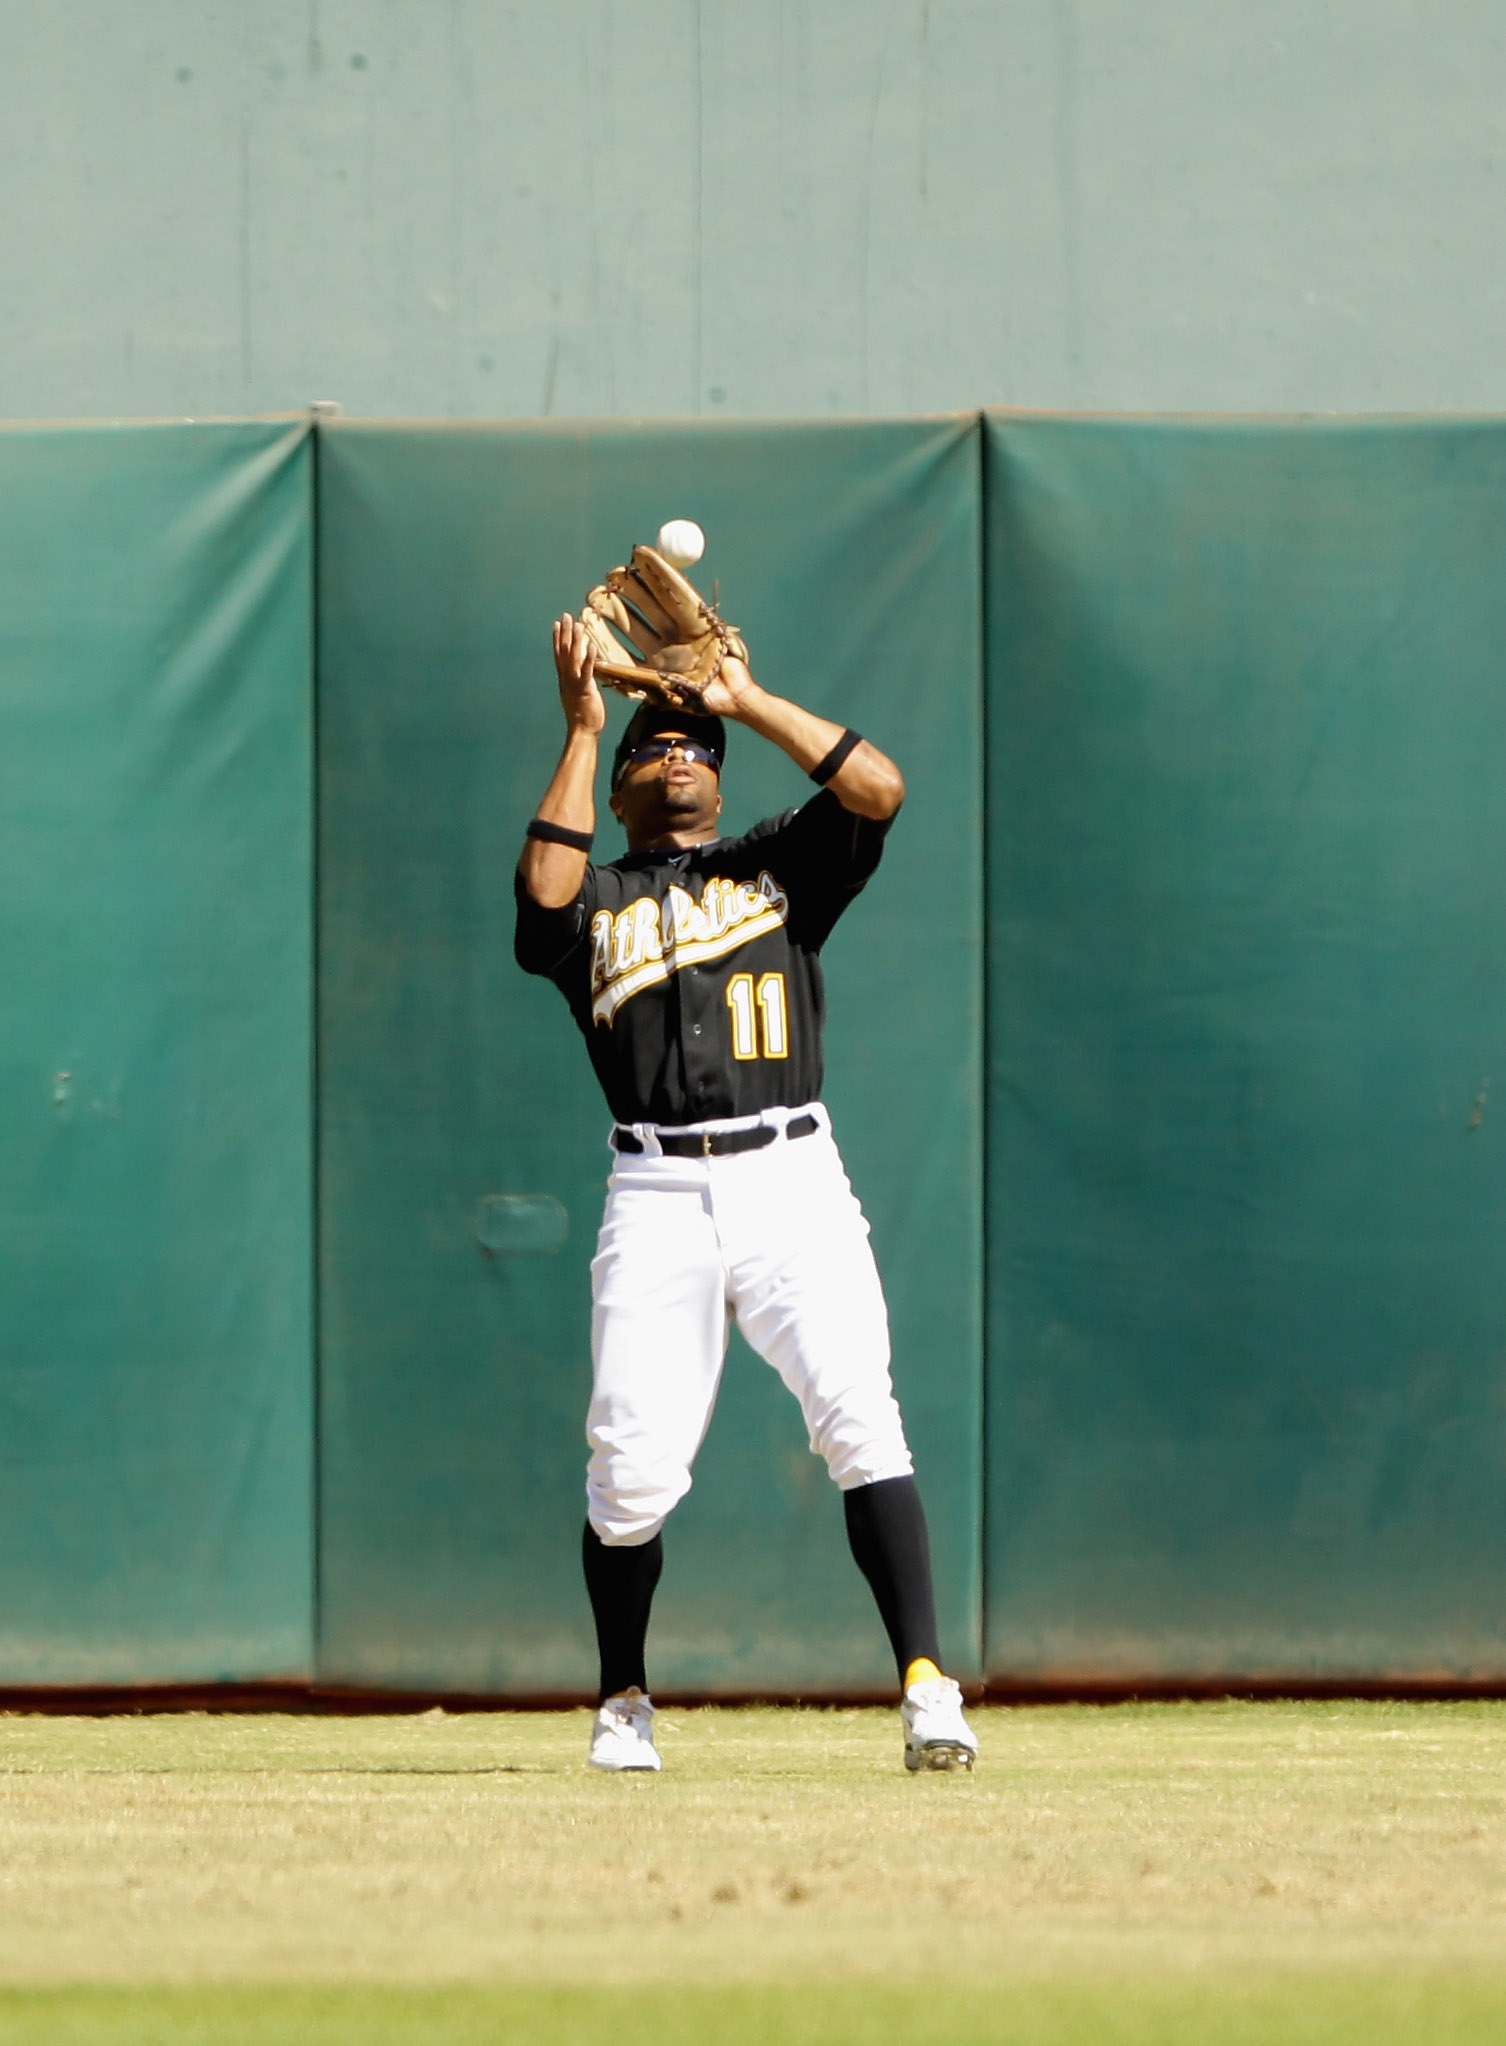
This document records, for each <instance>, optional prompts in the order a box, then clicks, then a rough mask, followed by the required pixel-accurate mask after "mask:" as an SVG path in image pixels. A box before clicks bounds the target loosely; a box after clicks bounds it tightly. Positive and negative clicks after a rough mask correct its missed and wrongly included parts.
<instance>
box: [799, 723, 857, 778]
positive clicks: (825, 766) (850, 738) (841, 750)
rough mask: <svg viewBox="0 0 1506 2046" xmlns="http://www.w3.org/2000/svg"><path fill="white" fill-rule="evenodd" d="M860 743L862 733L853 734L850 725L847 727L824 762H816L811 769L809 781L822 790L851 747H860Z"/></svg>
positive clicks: (844, 759)
mask: <svg viewBox="0 0 1506 2046" xmlns="http://www.w3.org/2000/svg"><path fill="white" fill-rule="evenodd" d="M862 743H863V735H862V733H861V732H855V731H854V730H853V729H852V727H851V725H849V726H848V728H847V730H846V731H845V732H844V733H843V734H842V736H841V738H840V739H838V741H837V743H836V745H835V746H833V747H832V749H831V751H830V753H828V754H827V756H826V758H825V759H824V760H818V761H817V762H816V764H815V766H814V767H813V768H812V769H811V780H812V781H813V782H815V783H817V784H818V786H819V787H821V788H823V789H824V788H825V787H826V784H827V783H828V782H829V781H830V780H831V778H832V776H833V775H834V774H835V773H836V771H837V769H838V768H839V767H841V766H842V765H843V763H844V762H845V761H846V759H847V756H848V754H849V753H850V752H851V751H852V749H853V747H854V746H861V745H862Z"/></svg>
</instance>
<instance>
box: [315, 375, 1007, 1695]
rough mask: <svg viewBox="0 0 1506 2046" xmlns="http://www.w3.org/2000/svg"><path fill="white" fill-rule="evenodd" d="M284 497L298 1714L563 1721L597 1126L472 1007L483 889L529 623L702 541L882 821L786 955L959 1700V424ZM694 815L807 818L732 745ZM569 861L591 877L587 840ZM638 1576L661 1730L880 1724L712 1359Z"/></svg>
mask: <svg viewBox="0 0 1506 2046" xmlns="http://www.w3.org/2000/svg"><path fill="white" fill-rule="evenodd" d="M320 478H321V481H320V527H319V532H320V539H319V558H320V604H321V627H320V704H321V709H320V843H321V853H320V863H321V876H322V880H321V910H320V915H321V974H320V1007H321V1025H320V1059H321V1078H322V1096H321V1158H322V1166H321V1183H322V1253H321V1273H322V1279H321V1285H322V1300H323V1324H322V1326H323V1352H322V1354H323V1380H322V1383H323V1394H322V1419H321V1468H322V1490H321V1526H322V1537H321V1612H320V1639H319V1669H320V1674H321V1676H322V1678H323V1679H324V1680H325V1681H328V1682H332V1683H348V1684H363V1685H388V1686H405V1685H413V1686H420V1685H422V1686H427V1685H436V1686H440V1687H447V1688H451V1689H459V1690H497V1691H504V1692H508V1691H510V1692H513V1693H535V1694H537V1693H540V1692H547V1691H550V1690H564V1689H571V1690H576V1691H580V1690H584V1689H586V1688H588V1687H589V1686H590V1684H591V1683H592V1682H593V1681H594V1656H593V1653H592V1650H591V1646H590V1626H589V1616H588V1612H587V1608H586V1604H585V1597H584V1592H583V1590H582V1589H581V1586H580V1582H579V1560H578V1558H579V1531H580V1524H581V1520H582V1518H583V1510H584V1497H583V1460H584V1444H583V1440H582V1426H583V1417H584V1411H585V1400H586V1393H587V1387H588V1384H589V1350H588V1334H589V1313H588V1307H589V1281H588V1270H587V1267H588V1264H589V1259H590V1255H591V1251H592V1248H593V1244H594V1239H595V1233H596V1228H597V1224H598V1221H599V1217H600V1207H601V1200H602V1193H603V1187H604V1184H605V1180H606V1175H607V1170H608V1163H609V1154H608V1151H607V1148H606V1135H607V1130H608V1128H609V1120H608V1117H607V1114H606V1110H605V1108H604V1106H603V1104H602V1102H601V1099H600V1096H599V1094H598V1092H597V1089H596V1086H595V1082H594V1080H593V1079H592V1077H591V1074H590V1070H589V1066H588V1064H587V1059H586V1054H585V1048H584V1046H583V1045H582V1044H581V1042H580V1040H579V1038H578V1037H577V1034H576V1032H575V1029H574V1026H573V1025H572V1024H571V1022H570V1021H569V1018H568V1014H567V1012H566V1010H565V1007H564V1005H563V1003H562V1002H561V1000H560V998H559V996H558V995H557V994H556V993H555V991H554V990H553V989H552V988H551V987H549V986H548V985H547V984H546V983H543V982H539V981H533V980H529V979H528V978H527V977H525V976H524V975H522V974H521V973H520V972H519V971H518V970H517V968H516V967H515V966H514V964H513V960H512V951H511V946H512V895H511V881H512V870H513V867H514V865H515V862H516V858H517V853H518V849H519V846H520V844H521V839H522V830H523V826H524V824H525V823H526V821H527V819H528V817H529V816H530V815H531V814H532V811H533V808H534V805H535V803H536V801H537V798H538V796H539V794H540V793H541V792H542V790H543V787H544V785H545V783H546V781H547V779H548V777H549V774H550V772H551V771H552V768H553V764H554V761H555V759H556V757H557V754H558V749H559V743H560V738H561V732H562V728H561V722H560V716H559V707H558V699H557V696H556V694H555V686H554V678H553V669H552V664H551V661H550V658H549V651H548V627H549V622H550V620H551V618H552V617H553V616H554V615H556V614H557V613H558V612H560V611H561V610H564V609H566V608H573V607H575V606H577V605H578V604H579V602H580V600H581V598H582V597H583V596H584V594H585V592H586V590H587V588H588V587H589V586H590V584H591V583H592V582H594V581H595V580H597V579H598V578H599V576H600V574H601V573H602V571H603V570H604V569H605V568H606V567H607V566H608V565H609V563H611V562H612V561H614V560H617V559H620V558H621V556H622V554H623V552H624V550H625V549H626V548H627V547H628V546H629V545H630V543H631V542H632V541H634V540H635V539H640V538H644V537H651V536H652V535H653V533H654V532H656V531H657V529H658V526H659V524H660V522H661V521H662V520H663V519H664V518H666V517H667V516H671V515H685V516H692V517H695V518H698V519H699V520H701V521H702V523H703V524H704V525H705V527H706V528H707V531H708V533H709V534H710V539H711V545H710V548H709V551H708V555H707V559H706V563H705V571H706V573H707V574H708V575H710V576H713V577H717V578H719V579H720V582H721V589H722V597H723V602H724V605H725V607H726V609H727V612H728V615H729V616H730V617H732V618H734V619H735V620H736V621H737V622H738V624H739V625H741V626H742V627H743V628H744V630H745V631H746V632H747V634H748V636H749V639H750V643H751V645H752V648H753V653H754V657H755V662H756V665H757V670H758V672H759V674H760V676H761V678H762V679H763V680H765V681H766V682H767V683H768V684H769V685H770V686H772V687H775V688H781V689H787V690H788V691H790V692H791V693H793V694H796V695H798V696H799V697H801V698H802V699H803V700H806V701H808V702H809V703H810V704H811V705H812V706H813V707H815V708H817V709H820V710H822V711H825V712H827V713H829V714H831V715H833V716H835V717H838V718H841V719H843V720H844V721H847V722H851V723H853V724H856V725H858V726H860V727H861V728H862V729H863V730H865V731H867V732H869V733H871V734H872V736H873V737H874V738H875V739H876V740H878V741H879V742H880V743H881V744H883V745H886V746H887V747H889V748H891V749H892V750H893V752H894V753H895V754H896V755H897V756H898V758H899V759H900V761H901V762H902V764H903V766H904V768H905V770H906V773H907V774H908V776H909V778H910V783H911V789H912V794H911V798H910V801H909V803H908V805H907V806H906V810H905V812H904V815H903V817H902V818H901V820H900V822H899V824H898V826H897V828H896V830H895V833H894V835H893V837H892V839H891V841H890V845H889V850H888V854H887V857H886V859H885V863H884V865H883V867H882V869H881V871H880V873H879V875H878V877H877V878H876V880H875V881H874V882H873V883H872V884H871V886H870V887H869V889H868V891H867V893H866V894H865V895H864V896H863V898H862V899H861V901H860V902H859V903H858V904H857V905H856V906H855V907H854V909H853V910H852V911H851V912H850V914H849V916H848V917H847V919H846V920H845V922H844V923H843V925H842V926H840V927H839V930H838V932H837V934H836V936H835V937H834V938H833V940H832V942H831V945H830V946H829V948H828V953H827V963H828V969H829V978H830V986H831V1001H832V1011H833V1022H832V1026H831V1032H830V1040H829V1052H830V1058H829V1065H830V1082H829V1086H828V1090H827V1092H828V1100H829V1101H830V1103H831V1105H832V1109H833V1114H834V1116H835V1119H836V1124H837V1130H838V1136H839V1139H840V1140H841V1141H842V1143H843V1145H844V1149H845V1151H846V1154H847V1158H848V1162H849V1167H850V1170H851V1172H852V1176H853V1180H854V1184H855V1185H856V1186H857V1188H858V1191H859V1193H860V1195H861V1196H862V1198H863V1199H864V1201H865V1203H866V1205H867V1208H868V1211H869V1213H870V1215H871V1217H872V1220H873V1225H874V1237H875V1242H876V1247H877V1251H878V1256H879V1261H880V1265H881V1268H882V1269H883V1271H884V1274H885V1278H886V1282H887V1286H888V1290H889V1295H890V1302H891V1309H892V1314H893V1321H894V1328H895V1349H896V1379H897V1382H898V1385H899V1388H900V1392H901V1397H902V1398H903V1400H904V1402H905V1405H906V1408H907V1413H908V1418H909V1421H910V1426H911V1433H912V1437H913V1439H914V1441H915V1444H916V1448H917V1455H918V1463H919V1469H920V1474H921V1478H922V1482H923V1483H924V1485H925V1488H926V1493H927V1497H928V1501H929V1505H930V1511H931V1516H932V1521H933V1528H934V1536H935V1547H936V1553H937V1562H938V1576H939V1581H940V1587H941V1603H942V1608H943V1625H944V1629H945V1634H946V1641H947V1648H948V1652H949V1654H950V1656H951V1658H952V1660H953V1662H954V1664H955V1665H956V1667H957V1668H958V1669H959V1670H960V1671H961V1672H963V1673H966V1672H967V1671H968V1670H970V1669H974V1668H976V1667H977V1664H978V1649H979V1643H978V1638H977V1615H978V1597H979V1592H978V1574H979V1552H980V1523H979V1500H980V1489H981V1470H980V1444H979V1415H980V1408H981V1223H980V1186H981V1141H982V1132H981V1090H980V1072H981V1008H982V961H981V874H980V870H979V860H978V853H977V848H978V843H979V838H980V831H981V823H980V804H981V778H982V763H981V757H980V753H979V749H978V746H977V738H976V735H977V730H978V724H979V717H980V701H981V648H980V644H979V633H978V622H977V621H978V606H979V575H980V549H979V480H980V464H979V430H978V425H977V421H976V419H975V418H974V417H971V416H970V417H968V418H966V419H962V420H954V419H944V420H934V421H921V422H905V423H899V424H893V425H844V426H834V425H804V426H793V425H792V426H788V427H773V428H771V427H768V426H762V427H758V428H732V427H711V426H707V427H704V428H698V427H696V426H694V425H688V426H683V427H681V426H655V427H651V428H647V427H645V428H635V427H632V426H626V425H612V426H609V425H589V424H578V425H573V426H562V427H558V428H553V427H546V426H540V427H535V428H529V427H518V426H512V427H509V426H499V427H467V428H455V429H449V430H446V429H442V428H439V429H436V428H432V427H400V426H398V427H362V426H356V425H350V426H337V427H335V428H333V429H331V430H330V431H328V432H327V433H324V434H323V435H322V436H321V441H320ZM625 716H626V706H625V705H622V704H621V703H620V702H619V703H617V704H616V707H615V709H614V713H613V726H612V729H613V731H615V730H616V729H617V727H618V725H619V724H620V722H621V721H622V720H623V719H624V718H625ZM726 784H727V792H728V804H729V812H730V816H731V818H732V820H733V821H734V822H741V821H745V822H747V823H751V822H752V821H753V820H754V819H755V818H757V817H759V816H761V815H765V814H767V813H768V812H770V811H771V810H775V809H780V808H784V807H786V806H788V805H791V804H794V803H798V802H800V801H802V800H804V798H805V797H806V796H807V795H808V794H809V793H810V788H809V784H808V783H806V782H805V781H803V779H802V778H801V777H800V775H799V774H798V773H797V771H796V770H795V769H794V768H793V767H792V766H791V765H790V763H789V762H788V761H786V760H785V759H784V757H783V756H782V755H780V754H777V753H775V752H774V751H773V750H772V749H770V748H767V747H766V746H764V745H763V744H762V743H761V742H760V741H758V740H756V739H754V738H751V737H748V736H746V735H741V734H736V733H735V734H734V735H733V747H732V751H731V757H730V759H729V763H728V770H727V776H726ZM604 814H605V813H604ZM600 843H601V846H602V847H603V849H604V856H605V857H613V856H615V851H616V850H617V849H618V848H617V846H616V843H615V826H613V825H612V823H611V820H610V818H609V817H607V818H606V819H605V828H604V830H603V833H602V838H601V841H600ZM668 1558H669V1560H668V1564H667V1568H666V1571H665V1579H664V1585H663V1588H662V1591H661V1593H660V1599H659V1603H658V1607H657V1610H656V1618H655V1630H654V1636H653V1642H652V1648H653V1666H654V1670H655V1681H656V1683H658V1684H659V1685H660V1686H661V1687H673V1686H675V1685H683V1686H691V1687H694V1688H696V1689H704V1690H722V1691H739V1690H742V1691H746V1690H768V1691H775V1692H790V1691H797V1690H799V1689H801V1688H809V1689H816V1690H851V1689H857V1688H862V1687H864V1686H871V1685H881V1684H888V1683H892V1680H893V1678H892V1666H891V1665H890V1664H889V1660H888V1653H887V1649H886V1647H885V1645H884V1642H883V1637H882V1634H881V1632H880V1630H879V1626H878V1622H877V1619H876V1617H875V1616H874V1614H873V1612H872V1609H871V1606H870V1602H869V1598H868V1593H867V1591H866V1588H865V1587H864V1586H863V1584H862V1582H861V1580H860V1579H859V1578H858V1576H857V1573H856V1571H855V1569H854V1567H853V1565H852V1563H851V1561H850V1559H849V1557H848V1555H847V1553H846V1547H845V1541H844V1538H843V1533H842V1516H841V1509H840V1503H839V1501H838V1499H837V1495H836V1493H835V1491H834V1489H833V1488H832V1487H831V1486H830V1484H829V1482H828V1480H827V1479H826V1476H825V1473H824V1470H823V1469H822V1467H821V1466H820V1465H819V1463H818V1462H817V1461H816V1460H815V1459H814V1458H812V1457H811V1456H810V1454H809V1453H808V1451H807V1449H806V1446H805V1440H804V1435H803V1431H802V1429H801V1427H800V1423H799V1418H798V1414H797V1412H796V1409H795V1407H794V1403H793V1402H792V1401H791V1400H790V1399H789V1398H788V1396H787V1395H786V1394H785V1393H784V1392H783V1390H782V1389H781V1388H780V1387H779V1385H778V1383H777V1381H776V1380H775V1379H774V1376H773V1374H772V1373H771V1372H770V1371H769V1370H768V1369H767V1367H765V1366H764V1365H762V1364H760V1363H759V1362H757V1360H756V1359H754V1358H753V1357H752V1355H751V1353H749V1352H748V1351H746V1350H744V1349H742V1348H741V1346H740V1345H735V1346H734V1351H733V1355H732V1358H731V1361H730V1363H729V1368H728V1374H727V1380H726V1383H725V1386H724V1391H723V1395H722V1400H721V1405H720V1409H719V1411H718V1414H717V1417H716V1420H715V1422H714V1423H713V1426H712V1431H711V1435H710V1438H709V1440H708V1442H707V1445H706V1447H705V1449H704V1451H703V1454H702V1458H701V1462H700V1466H699V1469H698V1474H697V1484H696V1487H695V1489H694V1491H693V1492H692V1494H691V1496H690V1498H689V1500H688V1501H687V1502H686V1503H685V1505H684V1506H683V1507H682V1508H681V1509H680V1511H679V1512H678V1513H677V1515H676V1516H675V1519H674V1521H673V1523H672V1525H671V1529H670V1535H669V1541H668Z"/></svg>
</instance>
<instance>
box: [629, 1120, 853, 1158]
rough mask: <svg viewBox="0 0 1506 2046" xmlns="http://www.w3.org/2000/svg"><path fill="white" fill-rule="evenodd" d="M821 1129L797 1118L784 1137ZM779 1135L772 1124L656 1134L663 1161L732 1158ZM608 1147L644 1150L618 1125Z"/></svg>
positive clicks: (757, 1148) (759, 1148)
mask: <svg viewBox="0 0 1506 2046" xmlns="http://www.w3.org/2000/svg"><path fill="white" fill-rule="evenodd" d="M820 1127H821V1125H820V1123H819V1122H817V1120H816V1118H815V1117H814V1116H813V1115H797V1116H796V1117H795V1120H794V1121H793V1122H787V1123H786V1124H785V1126H784V1133H785V1135H786V1136H787V1137H790V1138H794V1137H813V1136H814V1135H815V1134H816V1131H817V1130H818V1129H820ZM778 1135H779V1132H778V1130H777V1129H775V1128H774V1126H773V1124H772V1123H766V1122H761V1123H756V1124H755V1125H754V1127H753V1128H752V1129H750V1130H660V1132H659V1149H660V1150H661V1151H662V1152H663V1153H664V1155H665V1157H666V1158H732V1157H735V1156H736V1154H737V1153H738V1152H739V1151H762V1150H763V1149H764V1148H765V1147H766V1146H767V1145H769V1144H772V1143H773V1142H774V1140H775V1138H776V1137H777V1136H778ZM612 1145H613V1148H614V1149H615V1150H618V1151H642V1150H645V1149H646V1148H647V1146H646V1145H645V1144H644V1142H643V1139H642V1138H641V1137H635V1136H634V1135H633V1132H632V1131H631V1130H625V1129H623V1128H622V1126H621V1124H619V1125H618V1126H617V1128H615V1129H614V1130H613V1131H612Z"/></svg>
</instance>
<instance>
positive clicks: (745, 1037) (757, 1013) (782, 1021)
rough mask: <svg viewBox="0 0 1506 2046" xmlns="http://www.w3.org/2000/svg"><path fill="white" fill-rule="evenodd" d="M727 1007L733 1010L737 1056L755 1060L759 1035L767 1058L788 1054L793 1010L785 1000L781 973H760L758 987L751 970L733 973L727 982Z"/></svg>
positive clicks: (734, 1044) (733, 1048)
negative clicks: (791, 1012)
mask: <svg viewBox="0 0 1506 2046" xmlns="http://www.w3.org/2000/svg"><path fill="white" fill-rule="evenodd" d="M727 1007H728V1008H729V1009H730V1010H731V1011H732V1056H733V1057H734V1058H735V1059H756V1058H757V1057H758V1056H759V1042H758V1040H759V1037H760V1035H761V1036H762V1038H763V1051H762V1056H763V1057H764V1058H766V1059H787V1058H788V1057H789V1055H790V1012H789V1008H788V1006H787V1005H786V1002H785V999H784V975H783V974H782V973H764V974H760V976H759V979H758V984H757V986H756V987H755V985H754V982H753V976H752V974H751V973H734V974H733V976H732V978H731V980H729V981H728V983H727Z"/></svg>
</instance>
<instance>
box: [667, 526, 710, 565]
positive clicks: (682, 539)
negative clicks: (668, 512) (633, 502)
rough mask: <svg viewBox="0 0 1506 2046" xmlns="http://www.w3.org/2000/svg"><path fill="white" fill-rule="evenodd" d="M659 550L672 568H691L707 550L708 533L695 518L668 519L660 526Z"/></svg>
mask: <svg viewBox="0 0 1506 2046" xmlns="http://www.w3.org/2000/svg"><path fill="white" fill-rule="evenodd" d="M658 552H659V553H660V554H662V555H663V556H664V559H665V560H666V561H667V562H668V563H669V564H670V566H671V567H672V568H689V567H690V565H691V564H692V562H696V561H699V560H700V558H701V556H702V555H703V554H704V553H705V552H706V535H705V534H704V533H703V532H702V531H701V529H700V527H699V526H698V525H697V524H696V522H695V520H694V519H666V520H665V521H664V524H663V525H662V526H661V527H660V528H659V543H658Z"/></svg>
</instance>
